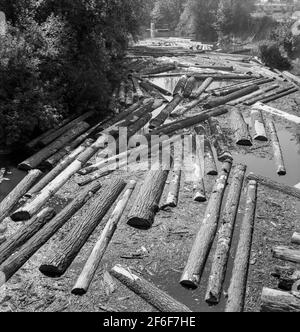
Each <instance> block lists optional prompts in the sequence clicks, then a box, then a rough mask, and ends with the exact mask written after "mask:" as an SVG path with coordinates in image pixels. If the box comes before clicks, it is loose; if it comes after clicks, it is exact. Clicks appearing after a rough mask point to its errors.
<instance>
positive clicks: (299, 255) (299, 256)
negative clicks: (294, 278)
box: [273, 246, 300, 264]
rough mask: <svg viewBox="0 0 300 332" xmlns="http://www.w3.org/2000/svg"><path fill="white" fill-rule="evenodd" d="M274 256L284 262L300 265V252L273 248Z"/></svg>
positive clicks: (286, 248)
mask: <svg viewBox="0 0 300 332" xmlns="http://www.w3.org/2000/svg"><path fill="white" fill-rule="evenodd" d="M273 256H274V257H275V258H278V259H281V260H283V261H287V262H291V263H296V264H300V250H293V249H290V248H288V247H283V246H282V247H275V248H273Z"/></svg>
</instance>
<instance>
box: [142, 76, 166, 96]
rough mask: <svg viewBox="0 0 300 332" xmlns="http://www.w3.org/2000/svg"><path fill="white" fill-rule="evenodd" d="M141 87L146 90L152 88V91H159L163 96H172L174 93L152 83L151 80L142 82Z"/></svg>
mask: <svg viewBox="0 0 300 332" xmlns="http://www.w3.org/2000/svg"><path fill="white" fill-rule="evenodd" d="M140 84H141V86H142V87H143V88H144V89H146V90H149V87H150V90H152V91H153V90H154V91H158V92H159V93H160V94H162V95H163V96H172V93H171V92H170V91H168V90H166V89H164V88H162V87H160V86H158V85H156V84H154V83H152V82H151V81H149V80H145V79H143V80H142V82H141V83H140Z"/></svg>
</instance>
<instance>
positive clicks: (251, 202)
mask: <svg viewBox="0 0 300 332" xmlns="http://www.w3.org/2000/svg"><path fill="white" fill-rule="evenodd" d="M256 203H257V182H255V181H250V182H249V185H248V191H247V201H246V208H245V214H244V218H243V222H242V226H241V231H240V240H239V244H238V249H237V252H236V256H235V260H234V267H233V272H232V277H231V282H230V287H229V290H228V300H227V305H226V310H225V311H226V312H243V311H244V305H245V296H246V289H247V280H248V271H249V261H250V256H251V248H252V237H253V230H254V223H255V214H256Z"/></svg>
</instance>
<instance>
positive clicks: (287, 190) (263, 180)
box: [247, 173, 300, 199]
mask: <svg viewBox="0 0 300 332" xmlns="http://www.w3.org/2000/svg"><path fill="white" fill-rule="evenodd" d="M247 178H248V180H254V181H257V182H258V183H260V184H262V185H264V186H266V187H269V188H271V189H274V190H277V191H280V192H282V193H284V194H286V195H290V196H293V197H296V198H298V199H300V190H299V189H297V188H295V187H291V186H287V185H284V184H281V183H279V182H276V181H273V180H272V179H270V178H267V177H264V176H260V175H256V174H253V173H250V174H249V175H248V176H247Z"/></svg>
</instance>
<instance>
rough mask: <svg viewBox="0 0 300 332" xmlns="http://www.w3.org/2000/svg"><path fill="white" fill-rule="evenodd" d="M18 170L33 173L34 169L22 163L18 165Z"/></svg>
mask: <svg viewBox="0 0 300 332" xmlns="http://www.w3.org/2000/svg"><path fill="white" fill-rule="evenodd" d="M18 169H20V170H21V171H31V170H32V169H33V168H32V167H31V166H30V165H29V164H26V163H21V164H19V165H18Z"/></svg>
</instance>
